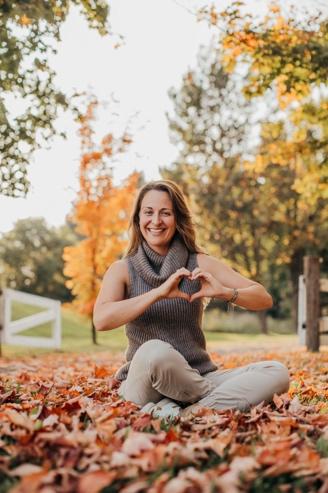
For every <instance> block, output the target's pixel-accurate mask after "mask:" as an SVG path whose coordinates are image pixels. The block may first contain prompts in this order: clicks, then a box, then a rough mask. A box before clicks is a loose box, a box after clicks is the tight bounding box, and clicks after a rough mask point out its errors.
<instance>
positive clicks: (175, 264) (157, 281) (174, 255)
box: [131, 236, 189, 287]
mask: <svg viewBox="0 0 328 493" xmlns="http://www.w3.org/2000/svg"><path fill="white" fill-rule="evenodd" d="M188 256H189V252H188V249H187V248H186V246H185V245H184V243H183V242H182V241H181V240H180V238H179V237H177V236H176V237H174V239H173V240H172V243H171V245H170V248H169V251H168V252H167V254H166V255H160V254H159V253H157V252H155V251H154V250H152V248H150V246H149V245H148V243H147V242H146V241H145V240H143V242H142V243H141V244H140V245H139V247H138V251H137V253H136V254H135V255H133V256H132V257H131V261H132V263H133V266H134V268H135V269H136V271H137V272H138V274H139V275H140V276H141V277H142V279H143V280H144V281H145V282H146V283H147V284H149V285H150V286H153V287H158V286H160V285H161V284H162V283H163V282H164V281H166V279H168V278H169V277H170V276H171V275H172V274H173V273H174V272H175V271H176V270H177V269H180V267H186V265H187V263H188Z"/></svg>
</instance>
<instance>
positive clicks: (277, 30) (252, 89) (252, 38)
mask: <svg viewBox="0 0 328 493" xmlns="http://www.w3.org/2000/svg"><path fill="white" fill-rule="evenodd" d="M242 9H243V5H242V4H241V3H240V2H238V1H235V2H233V3H232V4H230V5H229V6H228V7H227V8H226V9H225V10H223V11H222V12H220V13H217V12H216V15H215V16H213V13H212V11H211V10H207V11H206V10H204V9H203V11H202V14H203V17H205V18H207V20H208V22H209V23H210V24H211V25H213V21H214V19H216V25H217V26H218V28H219V30H220V37H221V40H220V42H221V44H222V47H223V50H222V63H223V66H224V68H225V69H226V71H227V72H233V70H234V69H235V66H236V63H237V62H238V61H239V60H241V59H242V60H243V61H246V62H247V63H249V64H250V70H249V76H248V84H247V85H246V86H245V88H244V92H245V95H247V96H249V97H251V96H254V95H255V96H257V95H262V94H263V93H264V92H265V91H266V90H267V89H268V88H269V87H272V86H274V87H275V89H276V92H277V98H278V101H279V103H280V106H281V108H282V109H284V108H286V107H287V106H289V104H290V103H291V102H292V101H295V100H300V99H302V98H304V97H306V96H308V95H309V94H310V91H311V87H312V86H313V85H320V84H321V83H326V81H327V77H328V68H327V67H328V66H327V63H326V61H325V60H326V55H325V54H326V52H327V46H328V28H327V22H325V21H324V19H322V22H320V18H319V17H315V16H312V17H311V16H308V19H307V23H306V27H305V25H304V23H303V25H302V24H301V22H300V21H295V19H294V18H293V19H291V18H287V17H286V16H284V15H283V14H282V13H281V10H280V8H279V6H278V5H276V4H272V5H271V7H270V8H269V13H268V14H267V15H266V16H265V18H264V20H263V21H259V20H258V19H257V18H256V15H255V14H249V13H248V14H247V15H246V14H245V12H244V11H243V10H242Z"/></svg>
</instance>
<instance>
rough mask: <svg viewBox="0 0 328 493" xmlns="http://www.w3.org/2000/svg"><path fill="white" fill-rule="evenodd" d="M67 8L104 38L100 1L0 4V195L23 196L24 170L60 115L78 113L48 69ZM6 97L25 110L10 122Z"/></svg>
mask: <svg viewBox="0 0 328 493" xmlns="http://www.w3.org/2000/svg"><path fill="white" fill-rule="evenodd" d="M71 5H78V6H79V7H80V9H81V11H82V13H83V15H84V17H86V19H87V21H88V24H89V26H90V27H91V28H94V29H97V30H98V32H99V33H100V34H102V35H104V34H106V33H107V32H108V28H107V26H106V21H107V17H108V5H107V3H105V2H103V1H102V0H71V1H70V0H60V1H58V2H48V1H46V0H37V1H34V0H33V1H32V0H17V1H9V0H4V1H2V2H0V83H1V86H0V87H1V96H0V135H1V137H0V154H1V160H0V193H1V194H4V195H8V196H13V197H16V196H23V195H25V194H26V192H27V190H28V186H29V182H28V178H27V169H26V167H27V165H28V163H29V161H30V159H31V155H32V153H33V151H34V150H35V149H37V148H38V147H40V145H41V144H42V143H46V142H47V141H48V140H49V139H50V138H51V137H52V136H53V135H58V134H60V135H63V134H62V133H60V132H59V131H58V130H57V129H56V128H55V126H54V121H55V119H56V118H57V115H58V112H59V111H60V110H67V109H68V108H71V109H72V110H76V107H75V105H74V103H73V100H72V99H71V100H70V98H68V97H67V96H66V95H65V94H64V93H63V92H62V91H60V90H59V89H58V88H57V87H56V85H55V82H54V78H55V73H54V71H53V70H52V69H51V67H50V66H49V63H48V58H49V55H50V54H52V53H55V52H56V42H57V41H59V40H60V27H61V25H62V24H63V22H64V21H65V19H66V17H67V15H68V13H69V9H70V7H71ZM8 96H10V97H11V98H13V97H14V98H15V100H16V102H19V107H20V108H23V110H22V111H21V113H20V114H18V115H16V116H14V115H12V114H11V111H10V104H9V100H8Z"/></svg>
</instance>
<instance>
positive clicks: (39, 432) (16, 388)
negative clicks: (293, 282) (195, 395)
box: [0, 351, 328, 493]
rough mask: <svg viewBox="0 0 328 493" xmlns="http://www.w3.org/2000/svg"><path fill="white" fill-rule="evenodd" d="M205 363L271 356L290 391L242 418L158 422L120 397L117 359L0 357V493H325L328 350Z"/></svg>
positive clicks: (212, 414) (229, 361)
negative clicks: (286, 374) (283, 371)
mask: <svg viewBox="0 0 328 493" xmlns="http://www.w3.org/2000/svg"><path fill="white" fill-rule="evenodd" d="M212 357H213V359H216V360H217V361H218V360H219V359H220V363H221V364H222V365H223V367H225V368H233V367H234V366H240V365H244V364H247V363H249V362H252V361H254V360H255V359H258V360H260V359H261V360H264V359H278V360H280V361H282V362H283V363H285V364H286V365H287V366H288V368H289V370H290V375H291V386H290V391H289V392H288V393H286V394H282V395H280V396H278V395H275V396H274V399H273V402H272V403H271V404H268V405H265V404H264V403H260V404H259V405H258V406H255V407H253V408H252V409H251V410H250V411H249V412H240V411H236V410H227V411H222V410H221V411H215V410H209V409H205V408H201V409H199V410H198V411H196V414H195V416H194V417H193V418H192V419H190V418H188V419H187V418H183V417H178V418H175V419H174V420H171V421H164V420H162V421H161V420H159V419H154V418H152V416H151V415H149V414H144V413H141V412H140V408H139V407H138V406H136V405H135V404H133V403H132V402H129V401H125V400H123V399H122V398H120V397H119V395H118V393H117V389H118V386H119V382H117V381H116V380H115V379H114V378H113V374H114V372H115V370H116V368H117V367H118V366H119V365H120V364H121V363H122V361H121V359H120V358H119V357H113V358H112V357H109V355H108V354H104V355H100V354H99V353H98V354H96V355H94V356H93V355H91V356H90V355H88V356H81V355H71V354H70V355H63V354H60V355H58V354H57V355H45V356H42V357H40V358H39V359H33V358H31V359H29V360H26V361H25V362H24V363H22V361H20V362H15V361H13V360H11V361H10V362H8V361H6V360H5V359H2V360H0V367H2V368H0V372H1V383H0V484H1V493H3V492H6V491H10V492H11V493H46V492H47V493H48V492H49V493H50V492H58V493H69V492H73V491H76V492H77V493H98V492H101V491H103V493H106V492H109V491H110V492H111V493H113V492H121V493H143V492H146V491H147V492H149V493H191V492H192V493H212V492H218V493H221V492H225V491H229V493H240V492H248V491H251V492H252V493H261V492H263V491H282V492H283V491H286V492H287V491H297V488H298V491H308V492H311V491H320V492H321V493H324V492H327V491H328V481H327V475H328V402H327V395H328V379H327V361H328V353H327V352H321V353H320V354H309V353H306V352H302V351H297V352H290V353H283V352H282V353H281V354H276V353H275V354H274V353H270V354H256V355H254V354H243V355H240V354H239V355H233V354H231V355H227V356H224V357H222V358H218V356H217V355H215V354H213V355H212ZM109 361H110V363H108V362H109ZM2 369H5V370H4V371H2ZM9 370H10V371H9Z"/></svg>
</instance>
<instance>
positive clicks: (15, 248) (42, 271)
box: [0, 218, 77, 301]
mask: <svg viewBox="0 0 328 493" xmlns="http://www.w3.org/2000/svg"><path fill="white" fill-rule="evenodd" d="M76 241H77V236H76V234H75V233H74V231H73V230H72V228H71V227H70V226H69V225H64V226H61V227H59V228H54V227H52V228H49V226H47V224H46V222H45V220H44V219H43V218H29V219H21V220H19V221H17V222H16V223H15V225H14V227H13V229H12V230H11V231H9V232H8V233H5V234H3V235H2V237H1V239H0V267H1V285H2V286H7V287H8V288H11V289H17V290H21V291H25V292H27V293H33V294H37V295H40V296H46V297H49V298H54V299H59V300H60V301H70V300H71V299H72V296H71V293H70V291H69V290H68V289H67V287H66V286H65V282H66V279H65V277H64V275H63V266H64V263H63V259H62V255H63V250H64V247H65V246H67V245H71V244H74V243H75V242H76Z"/></svg>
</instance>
